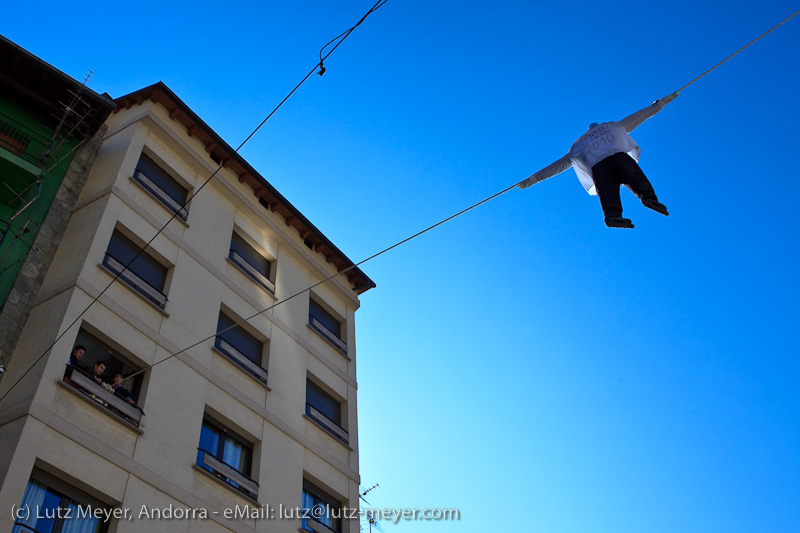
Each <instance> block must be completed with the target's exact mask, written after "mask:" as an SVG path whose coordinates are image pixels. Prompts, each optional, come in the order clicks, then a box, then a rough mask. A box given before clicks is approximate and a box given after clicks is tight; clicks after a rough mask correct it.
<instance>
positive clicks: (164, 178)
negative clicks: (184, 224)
mask: <svg viewBox="0 0 800 533" xmlns="http://www.w3.org/2000/svg"><path fill="white" fill-rule="evenodd" d="M133 179H134V180H135V181H136V182H137V183H139V184H140V185H141V186H142V187H144V188H145V189H146V190H147V191H149V192H150V193H151V194H152V195H153V196H155V197H156V198H157V199H158V200H159V201H160V202H161V203H162V204H164V205H165V206H166V207H167V209H169V210H170V211H172V212H173V213H177V214H178V216H179V217H180V218H182V219H183V220H186V218H187V217H188V215H189V213H188V212H187V211H186V208H184V207H183V204H185V203H186V198H187V197H188V196H189V191H187V190H186V188H185V187H183V186H182V185H181V184H180V183H178V182H177V181H176V180H175V178H173V177H172V176H170V175H169V173H168V172H167V171H166V170H164V169H163V168H161V167H160V166H158V164H157V163H156V162H155V161H153V159H152V158H151V157H150V156H148V155H147V154H145V153H142V155H141V156H140V157H139V162H138V163H137V164H136V171H135V172H134V173H133Z"/></svg>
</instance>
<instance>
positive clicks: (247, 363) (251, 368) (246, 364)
mask: <svg viewBox="0 0 800 533" xmlns="http://www.w3.org/2000/svg"><path fill="white" fill-rule="evenodd" d="M214 346H216V347H217V349H218V350H219V351H220V352H222V353H223V354H224V355H226V356H227V357H228V359H230V360H231V361H232V362H234V363H236V364H237V365H239V366H240V367H241V368H243V369H244V370H245V371H246V372H247V373H249V374H251V375H253V376H254V377H255V378H256V379H258V380H259V381H260V382H262V383H263V384H264V385H266V384H267V378H268V377H269V373H268V372H267V371H266V369H264V367H262V366H261V365H259V364H257V363H256V362H255V361H253V360H252V359H250V358H249V357H247V356H246V355H245V354H243V353H242V352H240V351H239V350H237V349H236V348H234V347H233V346H231V345H230V344H229V343H228V342H226V341H225V339H223V338H222V337H217V338H216V340H215V341H214Z"/></svg>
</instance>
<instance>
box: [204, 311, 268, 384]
mask: <svg viewBox="0 0 800 533" xmlns="http://www.w3.org/2000/svg"><path fill="white" fill-rule="evenodd" d="M217 331H218V332H219V333H217V338H216V340H215V341H214V346H215V347H216V348H217V349H218V350H219V351H220V352H222V353H223V354H224V355H226V356H227V357H228V359H230V360H231V361H233V362H234V363H236V364H237V365H239V366H240V367H241V368H243V369H244V370H246V371H247V372H249V373H250V374H252V375H253V376H255V377H256V378H257V379H259V380H260V381H262V382H263V383H264V384H266V383H267V376H268V374H267V371H266V369H264V367H263V366H261V359H262V355H263V353H264V343H263V342H261V341H260V340H259V339H257V338H256V337H255V336H253V335H251V334H250V333H249V332H247V331H246V330H245V329H244V328H243V327H242V326H238V325H236V320H234V319H232V318H230V317H229V316H228V315H226V314H225V313H220V314H219V321H218V322H217Z"/></svg>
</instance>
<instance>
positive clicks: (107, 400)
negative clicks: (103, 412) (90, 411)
mask: <svg viewBox="0 0 800 533" xmlns="http://www.w3.org/2000/svg"><path fill="white" fill-rule="evenodd" d="M67 368H68V370H67V375H66V377H65V378H64V381H65V382H67V383H69V384H70V385H72V386H73V387H74V388H76V389H78V390H79V391H81V392H82V393H84V394H86V395H87V396H89V397H91V398H92V399H94V400H96V401H97V402H98V403H102V405H103V406H104V407H106V408H107V409H109V411H111V412H112V413H114V414H116V415H117V416H120V417H121V418H123V419H125V420H127V421H128V422H130V423H132V424H133V425H135V426H136V427H139V424H140V423H141V422H142V415H144V412H143V411H142V409H141V408H140V407H139V406H137V405H131V404H129V403H128V402H127V401H125V400H124V399H122V398H120V397H119V396H117V395H116V394H114V393H113V392H110V391H107V390H106V389H104V388H103V387H101V386H100V385H99V384H98V383H97V382H96V381H95V380H93V379H92V378H90V377H89V376H87V375H86V374H84V373H83V371H82V370H81V369H79V368H78V367H76V366H72V365H67Z"/></svg>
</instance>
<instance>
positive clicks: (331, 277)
mask: <svg viewBox="0 0 800 533" xmlns="http://www.w3.org/2000/svg"><path fill="white" fill-rule="evenodd" d="M516 186H517V185H516V183H515V184H514V185H512V186H510V187H507V188H505V189H503V190H502V191H500V192H496V193H495V194H493V195H491V196H489V197H488V198H484V199H483V200H481V201H480V202H477V203H475V204H472V205H471V206H469V207H467V208H466V209H462V210H461V211H459V212H458V213H456V214H454V215H450V216H449V217H447V218H445V219H444V220H441V221H439V222H437V223H436V224H433V225H432V226H428V227H427V228H425V229H424V230H422V231H418V232H417V233H415V234H414V235H411V236H410V237H406V238H405V239H403V240H402V241H399V242H396V243H395V244H393V245H391V246H389V247H387V248H384V249H383V250H381V251H380V252H378V253H375V254H372V255H371V256H369V257H367V258H366V259H362V260H361V261H359V262H358V263H355V264H353V265H351V266H349V267H347V268H346V269H344V270H342V271H341V272H337V273H336V274H333V275H332V276H328V277H327V278H325V279H323V280H321V281H318V282H317V283H315V284H313V285H311V286H310V287H306V288H305V289H303V290H301V291H298V292H296V293H294V294H292V295H291V296H289V297H287V298H284V299H283V300H281V301H279V302H275V303H274V304H272V305H271V306H269V307H267V308H265V309H262V310H261V311H258V312H257V313H254V314H252V315H250V316H249V317H247V318H244V319H242V320H240V321H238V322H236V323H235V324H233V325H230V326H228V327H227V328H225V329H221V330H219V331H217V332H216V333H214V334H212V335H209V336H208V337H205V338H203V339H201V340H199V341H197V342H195V343H194V344H192V345H190V346H187V347H186V348H183V349H182V350H180V351H177V352H175V353H172V354H170V355H168V356H167V357H165V358H164V359H161V360H160V361H156V362H155V363H153V364H152V365H150V366H148V367H145V368H143V369H141V370H138V371H136V372H134V373H133V374H130V375H128V376H127V378H132V377H134V376H137V375H139V374H142V373H144V372H146V371H148V370H150V369H151V368H153V367H155V366H156V365H158V364H161V363H163V362H165V361H168V360H169V359H172V358H173V357H175V356H176V355H179V354H182V353H183V352H185V351H187V350H191V349H192V348H194V347H195V346H199V345H200V344H203V343H204V342H206V341H208V340H211V339H213V338H214V337H216V336H217V335H220V334H222V333H225V332H226V331H229V330H231V329H233V328H235V327H238V326H241V325H242V324H245V323H247V322H249V321H250V320H252V319H254V318H255V317H257V316H259V315H263V314H264V313H266V312H268V311H271V310H273V309H275V308H276V307H277V306H279V305H281V304H282V303H285V302H288V301H289V300H291V299H293V298H297V297H298V296H300V295H301V294H304V293H306V292H308V291H310V290H312V289H314V288H316V287H319V286H320V285H322V284H323V283H327V282H328V281H330V280H332V279H333V278H335V277H336V276H338V275H340V274H344V273H346V272H349V271H350V270H352V269H354V268H356V267H358V266H359V265H363V264H364V263H366V262H367V261H371V260H372V259H375V258H376V257H378V256H380V255H383V254H385V253H386V252H388V251H389V250H393V249H394V248H397V247H398V246H401V245H403V244H405V243H407V242H408V241H410V240H412V239H416V238H417V237H419V236H420V235H422V234H424V233H427V232H429V231H430V230H432V229H434V228H437V227H439V226H441V225H442V224H444V223H446V222H449V221H451V220H453V219H454V218H456V217H459V216H461V215H463V214H464V213H466V212H467V211H471V210H472V209H475V208H476V207H478V206H480V205H482V204H485V203H486V202H488V201H490V200H493V199H495V198H497V197H498V196H500V195H502V194H505V193H507V192H508V191H510V190H511V189H513V188H515V187H516ZM127 378H126V379H127Z"/></svg>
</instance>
